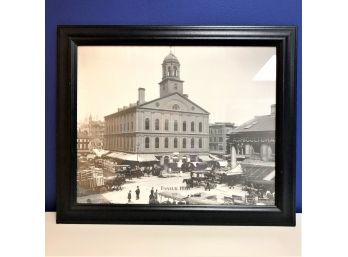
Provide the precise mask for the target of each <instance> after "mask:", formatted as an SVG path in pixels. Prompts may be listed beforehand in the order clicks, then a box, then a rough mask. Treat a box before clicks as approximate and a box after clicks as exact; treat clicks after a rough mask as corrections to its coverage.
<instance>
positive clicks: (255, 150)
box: [228, 104, 276, 161]
mask: <svg viewBox="0 0 348 257" xmlns="http://www.w3.org/2000/svg"><path fill="white" fill-rule="evenodd" d="M275 117H276V105H275V104H273V105H272V106H271V113H270V114H269V115H263V116H255V117H254V118H253V119H251V120H249V121H247V122H245V123H243V124H242V125H240V126H238V127H237V128H236V129H234V130H233V131H232V133H231V134H230V136H229V139H228V145H229V147H228V149H229V151H230V149H231V148H232V147H233V148H234V151H235V152H236V154H237V156H238V155H239V156H243V157H246V158H250V159H256V160H262V161H274V157H275V122H276V119H275Z"/></svg>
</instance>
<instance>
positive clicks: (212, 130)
mask: <svg viewBox="0 0 348 257" xmlns="http://www.w3.org/2000/svg"><path fill="white" fill-rule="evenodd" d="M235 127H236V126H235V125H234V123H231V122H216V123H214V124H210V126H209V136H210V137H209V146H210V153H212V154H216V155H219V156H222V155H226V154H227V152H228V151H227V148H228V147H227V140H228V136H229V134H230V133H232V131H233V129H234V128H235Z"/></svg>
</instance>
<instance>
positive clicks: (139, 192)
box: [76, 46, 277, 207]
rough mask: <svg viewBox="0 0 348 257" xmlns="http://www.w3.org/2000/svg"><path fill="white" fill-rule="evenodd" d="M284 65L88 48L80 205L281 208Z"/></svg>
mask: <svg viewBox="0 0 348 257" xmlns="http://www.w3.org/2000/svg"><path fill="white" fill-rule="evenodd" d="M276 59H277V58H276V47H271V46H265V47H261V46H244V47H240V46H238V47H237V46H219V47H217V46H78V48H77V124H76V125H77V142H76V154H77V194H76V196H77V199H76V201H77V203H78V204H139V205H231V206H233V205H238V206H242V207H243V206H274V205H275V177H276V176H277V174H276V170H275V152H276V151H275V145H276V143H275V138H276V137H275V124H276V67H277V64H276Z"/></svg>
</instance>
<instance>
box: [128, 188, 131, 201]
mask: <svg viewBox="0 0 348 257" xmlns="http://www.w3.org/2000/svg"><path fill="white" fill-rule="evenodd" d="M131 200H132V191H131V190H129V192H128V202H129V203H130V201H131Z"/></svg>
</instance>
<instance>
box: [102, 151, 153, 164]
mask: <svg viewBox="0 0 348 257" xmlns="http://www.w3.org/2000/svg"><path fill="white" fill-rule="evenodd" d="M107 157H110V158H114V159H120V160H124V161H131V162H136V161H139V162H157V161H159V160H158V159H157V158H156V156H155V155H153V154H133V153H120V152H112V153H110V154H108V155H107Z"/></svg>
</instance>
